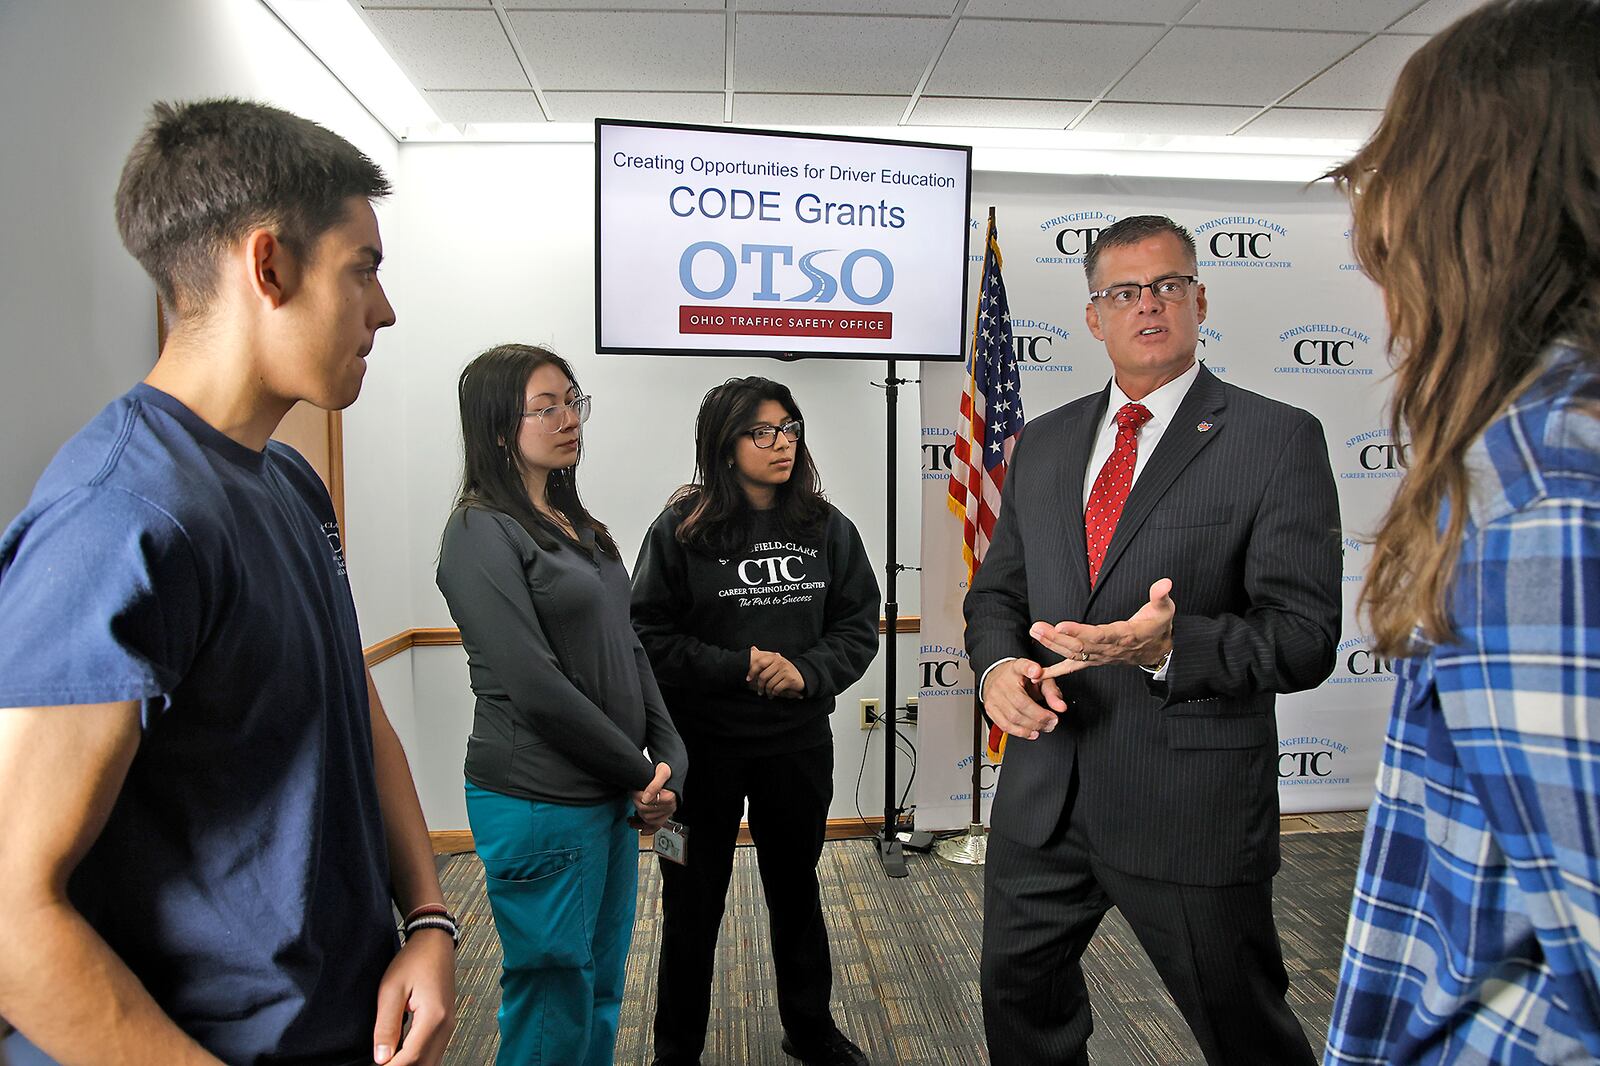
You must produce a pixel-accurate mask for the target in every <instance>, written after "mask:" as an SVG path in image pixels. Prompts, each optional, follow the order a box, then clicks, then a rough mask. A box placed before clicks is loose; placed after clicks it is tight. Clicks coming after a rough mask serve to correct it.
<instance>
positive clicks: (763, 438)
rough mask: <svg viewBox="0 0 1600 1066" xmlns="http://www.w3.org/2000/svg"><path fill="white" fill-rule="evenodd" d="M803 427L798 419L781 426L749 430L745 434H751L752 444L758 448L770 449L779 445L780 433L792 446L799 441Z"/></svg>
mask: <svg viewBox="0 0 1600 1066" xmlns="http://www.w3.org/2000/svg"><path fill="white" fill-rule="evenodd" d="M801 425H802V423H801V421H800V420H799V419H798V418H791V419H789V421H787V422H785V423H784V424H783V425H781V426H757V427H756V428H755V429H747V430H745V432H746V433H748V434H750V443H751V444H754V445H755V446H756V447H757V448H770V447H772V446H773V445H774V444H776V443H778V434H779V433H782V434H783V436H784V438H785V439H786V440H788V442H789V443H790V444H793V443H794V442H795V441H797V440H799V439H800V427H801Z"/></svg>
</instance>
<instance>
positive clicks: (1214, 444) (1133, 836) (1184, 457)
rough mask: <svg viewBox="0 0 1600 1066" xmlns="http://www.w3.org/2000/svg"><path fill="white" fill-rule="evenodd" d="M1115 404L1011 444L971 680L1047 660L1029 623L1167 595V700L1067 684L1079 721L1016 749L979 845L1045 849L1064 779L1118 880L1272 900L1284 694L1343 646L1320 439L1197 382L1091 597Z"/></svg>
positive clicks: (1131, 670)
mask: <svg viewBox="0 0 1600 1066" xmlns="http://www.w3.org/2000/svg"><path fill="white" fill-rule="evenodd" d="M1109 395H1110V389H1109V386H1108V388H1107V389H1105V390H1103V391H1101V392H1099V393H1097V394H1094V395H1091V396H1085V397H1083V398H1082V399H1079V400H1075V401H1073V402H1072V403H1069V404H1067V405H1066V406H1064V407H1060V408H1058V409H1056V410H1054V411H1051V412H1050V413H1048V414H1046V415H1043V416H1041V417H1039V418H1038V419H1036V420H1034V421H1033V422H1031V423H1029V424H1028V427H1027V428H1026V429H1025V430H1024V431H1023V434H1022V437H1021V439H1020V441H1019V443H1018V446H1017V450H1016V453H1015V455H1014V457H1013V462H1012V464H1011V469H1010V473H1009V475H1008V477H1007V479H1006V484H1005V489H1004V493H1003V500H1002V505H1001V511H1000V519H999V522H998V524H997V526H996V528H995V536H994V541H993V543H992V544H991V546H990V548H989V551H988V553H987V555H986V556H985V558H984V561H983V566H982V567H981V569H980V570H979V571H978V575H977V577H976V579H975V580H974V582H973V584H972V588H971V590H970V591H969V592H968V594H967V599H966V607H965V610H966V617H967V650H968V652H969V654H970V655H971V659H972V668H973V670H974V672H975V673H976V674H977V675H979V676H982V674H983V671H984V670H986V669H988V667H989V666H990V664H992V663H994V662H995V661H996V660H998V659H1001V658H1004V657H1006V656H1022V657H1026V658H1032V659H1034V660H1035V661H1037V662H1040V663H1053V662H1057V661H1059V659H1060V656H1057V655H1055V654H1053V653H1051V652H1048V651H1046V650H1045V649H1044V648H1042V647H1041V646H1040V645H1038V644H1036V643H1035V642H1033V641H1032V640H1031V639H1030V638H1029V636H1028V627H1029V625H1030V624H1031V623H1032V622H1035V621H1041V620H1042V621H1046V622H1051V623H1054V622H1060V621H1065V620H1074V621H1083V622H1088V623H1091V624H1099V623H1104V622H1113V621H1117V620H1120V619H1125V618H1127V617H1129V616H1130V615H1132V614H1133V613H1134V612H1135V611H1137V610H1138V609H1139V608H1140V606H1142V605H1143V604H1144V603H1145V602H1146V600H1147V599H1148V598H1149V590H1150V584H1151V582H1153V581H1156V580H1157V579H1159V578H1163V577H1170V578H1172V581H1173V592H1172V598H1173V601H1174V602H1175V603H1176V605H1177V617H1176V619H1175V620H1174V622H1173V632H1172V642H1173V652H1172V663H1171V667H1170V669H1169V672H1168V676H1167V678H1166V681H1165V682H1164V683H1158V682H1153V681H1151V680H1150V678H1149V675H1147V674H1145V673H1143V672H1142V671H1140V670H1139V669H1138V668H1137V667H1134V666H1106V667H1098V668H1093V669H1088V670H1083V671H1080V672H1078V673H1076V674H1072V675H1069V676H1067V677H1065V678H1063V679H1062V681H1063V684H1062V690H1063V695H1064V696H1065V697H1066V699H1067V701H1068V703H1069V704H1070V705H1071V707H1070V710H1069V711H1068V712H1067V714H1065V715H1064V716H1062V719H1061V722H1060V724H1059V725H1058V726H1057V727H1056V729H1055V730H1054V732H1051V733H1045V734H1042V735H1041V736H1040V737H1039V739H1038V740H1035V741H1024V740H1018V739H1017V738H1015V737H1013V738H1011V740H1010V741H1009V742H1008V745H1007V748H1006V756H1005V765H1004V770H1003V771H1002V772H1001V775H1000V783H999V790H998V793H997V794H996V796H995V801H994V808H993V812H992V815H991V825H992V828H993V830H994V831H995V832H997V833H1000V834H1002V835H1004V836H1007V837H1010V838H1011V839H1013V840H1016V841H1019V842H1021V843H1023V844H1028V845H1032V846H1038V845H1040V844H1042V843H1043V842H1044V841H1045V840H1046V838H1048V837H1049V836H1050V834H1051V833H1052V831H1054V830H1055V828H1056V827H1057V826H1058V825H1059V824H1060V823H1061V821H1062V819H1063V818H1064V817H1065V816H1066V813H1067V812H1066V799H1067V784H1068V781H1069V780H1070V776H1071V771H1072V768H1073V764H1074V762H1076V764H1077V768H1078V773H1079V786H1078V792H1077V800H1076V803H1077V811H1076V818H1077V819H1079V820H1080V824H1081V825H1082V826H1083V829H1084V832H1085V833H1086V835H1087V837H1088V840H1089V843H1090V846H1091V847H1092V848H1093V850H1094V852H1095V854H1096V855H1098V856H1099V857H1100V858H1101V859H1102V860H1104V861H1105V862H1107V863H1108V864H1110V865H1111V866H1112V867H1114V868H1116V869H1118V870H1122V871H1124V872H1127V873H1131V874H1135V875H1138V876H1142V877H1149V878H1154V879H1158V880H1164V881H1174V882H1180V883H1185V884H1199V885H1224V884H1239V883H1245V882H1252V881H1261V880H1265V879H1266V878H1268V877H1271V876H1272V874H1273V873H1274V872H1275V871H1276V870H1277V868H1278V817H1277V816H1278V792H1277V759H1276V750H1277V739H1278V735H1277V724H1276V721H1275V719H1274V716H1273V704H1274V699H1275V696H1274V694H1275V693H1279V692H1295V691H1298V690H1301V689H1307V688H1311V687H1313V686H1315V685H1318V684H1320V683H1321V682H1322V681H1323V679H1325V678H1326V677H1327V676H1328V674H1329V672H1330V671H1331V670H1332V668H1333V662H1334V654H1335V649H1336V647H1337V645H1338V639H1339V618H1340V613H1341V592H1340V569H1341V567H1340V548H1339V503H1338V497H1337V495H1336V493H1335V488H1334V481H1333V472H1332V470H1331V469H1330V467H1329V464H1328V449H1327V443H1326V441H1325V440H1324V438H1323V433H1322V426H1321V424H1320V423H1319V422H1318V421H1317V420H1316V419H1315V418H1313V417H1312V416H1311V415H1310V414H1308V413H1306V412H1305V411H1302V410H1300V409H1299V408H1295V407H1290V406H1288V405H1287V404H1282V403H1279V402H1277V401H1275V400H1269V399H1267V398H1266V397H1264V396H1260V395H1257V394H1255V393H1252V392H1247V391H1245V390H1244V389H1240V388H1237V387H1235V386H1233V385H1227V384H1224V383H1223V382H1221V381H1219V380H1218V379H1217V378H1216V377H1215V376H1214V375H1213V374H1211V373H1210V371H1208V370H1206V369H1205V368H1204V367H1203V366H1202V367H1201V369H1200V375H1199V377H1198V378H1197V379H1196V380H1195V382H1194V384H1193V385H1192V386H1191V387H1190V389H1189V393H1188V395H1187V396H1185V397H1184V400H1183V402H1182V404H1181V405H1180V406H1179V408H1178V411H1177V414H1176V416H1175V417H1174V419H1173V421H1172V424H1171V425H1170V426H1168V428H1167V430H1166V431H1165V433H1164V434H1163V435H1162V437H1161V442H1160V444H1159V445H1158V446H1157V447H1156V450H1155V452H1154V453H1153V454H1152V455H1151V456H1150V458H1149V460H1148V461H1147V464H1146V466H1145V469H1144V470H1142V471H1141V472H1140V474H1139V478H1138V480H1137V481H1136V482H1135V483H1134V486H1133V490H1132V492H1131V493H1130V494H1129V496H1128V502H1127V504H1126V506H1125V507H1124V509H1123V512H1122V517H1121V519H1120V521H1119V522H1118V523H1117V529H1116V532H1115V534H1113V536H1112V538H1111V543H1110V545H1109V547H1108V548H1107V550H1106V558H1105V562H1104V564H1103V565H1102V568H1101V573H1100V580H1099V582H1098V583H1097V584H1096V586H1095V587H1094V589H1093V590H1091V589H1090V587H1089V572H1088V563H1087V560H1086V557H1085V546H1084V530H1083V485H1084V477H1085V465H1086V464H1087V463H1088V460H1089V454H1090V450H1091V449H1092V447H1093V445H1094V437H1095V434H1096V431H1097V430H1098V428H1099V425H1100V420H1101V419H1102V418H1103V417H1104V415H1105V410H1106V404H1107V402H1108V398H1109ZM1207 423H1208V424H1209V428H1208V429H1206V430H1204V431H1202V430H1200V429H1199V428H1198V427H1199V426H1200V425H1201V424H1207Z"/></svg>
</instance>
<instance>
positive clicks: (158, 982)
mask: <svg viewBox="0 0 1600 1066" xmlns="http://www.w3.org/2000/svg"><path fill="white" fill-rule="evenodd" d="M387 192H388V183H387V181H386V180H385V178H384V176H383V174H382V172H381V171H379V169H378V168H377V167H376V166H375V165H374V164H373V163H372V162H371V160H369V159H367V158H366V156H364V155H362V154H361V153H360V152H359V151H357V150H356V149H355V148H354V147H353V146H352V145H350V144H349V143H348V142H346V141H345V140H343V139H342V138H340V137H338V136H336V135H334V134H332V133H330V132H328V131H327V130H325V129H323V128H322V127H320V126H317V125H315V124H314V123H311V122H307V121H305V120H304V119H300V118H297V117H295V116H294V115H290V114H288V113H286V112H283V111H279V110H276V109H274V108H269V107H264V106H261V105H257V104H250V103H244V102H240V101H231V100H218V101H208V102H204V103H198V104H190V105H185V106H169V105H164V104H158V105H156V107H155V109H154V117H153V119H152V121H151V123H150V125H149V127H148V128H147V129H146V130H145V133H144V135H143V137H142V138H141V139H140V141H139V142H138V144H137V145H136V146H135V147H134V150H133V153H132V155H131V156H130V157H129V160H128V163H127V165H126V167H125V169H124V171H123V174H122V181H121V184H120V186H119V187H118V190H117V198H116V209H117V223H118V226H119V228H120V230H121V233H122V239H123V243H124V244H125V245H126V246H127V247H128V249H129V251H130V252H132V253H133V255H134V256H135V258H137V259H138V260H139V262H140V264H141V265H142V266H144V268H145V270H146V271H147V272H148V273H149V274H150V276H151V277H152V278H153V279H154V281H155V283H156V286H157V288H158V290H159V292H160V294H161V296H162V299H163V302H164V306H165V308H166V310H167V313H168V321H169V324H170V326H171V329H170V334H169V336H168V339H167V343H166V346H165V347H164V348H163V349H162V351H161V355H160V358H159V360H158V361H157V363H156V365H155V368H154V369H153V370H152V371H151V372H150V374H149V376H148V377H146V378H145V380H144V381H143V382H142V383H140V384H138V385H135V386H134V387H133V389H132V390H130V391H129V392H127V393H126V394H124V395H123V396H122V397H121V398H119V399H117V400H115V401H113V402H112V403H111V405H110V406H108V407H107V408H106V409H105V410H104V411H102V412H101V413H100V414H99V415H98V416H97V417H96V418H95V419H94V420H93V421H91V422H90V423H89V424H88V425H87V426H85V427H84V428H83V429H82V430H80V431H79V432H78V433H77V434H76V435H75V436H74V437H73V438H72V439H71V440H69V441H68V442H67V443H66V445H65V446H64V447H63V448H62V449H61V451H60V453H59V454H58V455H57V456H56V458H55V459H54V460H53V461H52V462H51V464H50V465H49V467H48V468H47V469H46V470H45V472H44V474H43V475H42V476H41V478H40V479H39V483H38V485H37V487H36V488H35V490H34V494H33V497H32V499H31V500H30V501H29V503H28V506H27V508H26V509H25V510H24V511H23V512H22V514H21V515H19V516H18V517H17V519H16V520H15V521H14V522H12V524H11V526H10V527H9V528H8V529H7V530H6V532H5V534H4V536H3V538H0V633H3V634H4V637H3V638H0V708H5V709H0V914H3V915H4V916H5V918H4V920H5V922H6V924H7V926H8V927H9V929H10V932H9V933H8V934H7V935H5V936H4V937H3V938H0V939H3V941H4V943H5V947H4V949H3V950H0V1014H3V1015H5V1016H6V1017H7V1018H9V1019H10V1021H11V1023H12V1024H13V1025H14V1026H16V1028H17V1030H18V1035H16V1036H13V1037H11V1038H9V1040H8V1041H7V1042H6V1043H5V1045H4V1047H5V1051H6V1053H8V1054H9V1055H10V1057H11V1059H12V1062H13V1064H14V1066H16V1064H20V1063H32V1062H37V1061H41V1056H48V1057H47V1058H43V1061H46V1062H48V1061H51V1060H54V1061H56V1062H60V1063H63V1064H67V1063H107V1062H116V1063H124V1062H126V1063H160V1064H162V1066H188V1064H192V1063H211V1064H214V1063H216V1062H217V1061H218V1060H219V1059H220V1060H222V1061H225V1062H228V1063H247V1064H260V1066H265V1064H268V1063H270V1064H273V1066H287V1064H295V1066H335V1064H338V1066H343V1064H345V1063H352V1062H360V1063H365V1064H370V1063H372V1062H374V1061H376V1062H377V1063H380V1064H391V1066H394V1064H398V1066H411V1064H414V1063H423V1064H437V1063H438V1062H440V1060H441V1059H442V1058H443V1054H444V1045H445V1043H446V1041H447V1040H448V1037H449V1032H450V1028H451V1024H452V1021H451V1020H452V1018H453V1015H454V1006H455V1003H454V956H453V945H452V942H451V923H450V921H449V920H448V918H447V917H445V918H444V919H443V920H441V919H440V918H436V917H431V914H432V912H442V911H443V907H442V901H443V897H442V895H441V893H440V890H439V882H438V878H437V876H436V874H435V871H434V866H433V859H432V854H431V851H430V849H429V846H428V838H427V832H426V829H425V826H424V824H423V820H422V812H421V808H420V806H419V805H418V802H417V796H416V791H415V788H414V787H413V785H412V781H411V774H410V769H409V767H408V766H407V763H406V758H405V753H404V752H403V750H402V749H401V747H400V743H399V740H398V739H397V738H396V736H395V733H394V731H393V729H392V728H390V725H389V722H388V719H387V718H386V717H385V715H384V712H383V708H382V706H381V705H380V704H379V702H378V698H377V694H376V692H375V691H374V690H373V688H372V682H371V678H370V676H368V675H367V673H366V669H365V666H364V664H363V661H362V656H361V643H360V639H359V635H358V633H357V629H356V617H355V609H354V605H353V603H352V601H351V598H350V589H349V585H348V583H347V580H346V578H345V568H344V552H343V547H342V544H341V542H340V538H339V530H338V526H337V524H336V521H335V518H334V513H333V508H332V505H331V503H330V501H329V498H328V494H327V492H326V490H325V489H324V488H323V486H322V484H321V482H320V481H319V480H318V479H317V476H316V474H315V473H313V472H312V470H311V468H310V467H309V466H308V465H307V464H306V462H305V460H304V459H302V458H301V457H300V456H299V455H298V454H296V453H295V452H294V451H293V450H292V449H290V448H287V447H285V446H283V445H281V444H279V443H277V442H269V440H268V437H269V435H270V434H271V433H272V432H273V430H274V429H275V428H276V427H277V425H278V422H279V420H280V419H282V418H283V416H284V414H285V413H287V412H288V410H289V408H290V407H292V406H293V405H294V404H295V403H296V402H297V401H299V400H306V401H309V402H310V403H313V404H315V405H317V406H318V407H322V408H325V409H327V410H338V409H341V408H344V407H347V406H349V405H350V404H351V403H352V402H354V400H355V398H356V395H357V393H358V392H360V390H361V377H362V374H363V372H364V370H365V366H366V363H365V360H366V356H367V353H368V352H369V351H370V350H371V348H372V341H373V337H374V335H375V334H376V333H377V331H378V330H379V329H381V328H383V327H384V326H388V325H390V324H392V323H393V322H394V312H393V309H392V308H391V307H390V306H389V301H388V299H387V297H385V295H384V292H383V287H382V286H381V285H380V284H379V282H378V278H377V270H378V262H379V260H380V259H381V258H382V246H381V242H380V239H379V236H378V224H377V219H376V217H375V216H374V214H373V211H372V206H371V203H370V201H371V200H372V199H374V198H376V197H381V196H383V195H385V194H386V193H387ZM391 902H393V903H394V904H397V905H398V906H399V908H400V909H401V911H402V912H403V913H405V912H415V911H417V909H419V908H421V909H422V911H423V912H425V915H426V916H425V917H423V918H422V919H421V920H422V923H423V927H420V928H417V929H416V930H415V932H414V935H412V936H409V937H408V938H407V939H406V941H405V943H404V946H403V947H400V948H399V949H398V951H397V944H396V935H395V928H394V924H393V919H392V912H391V909H390V907H391ZM407 1014H409V1015H410V1028H409V1029H407V1030H405V1032H404V1035H403V1036H402V1027H403V1023H404V1021H405V1016H406V1015H407Z"/></svg>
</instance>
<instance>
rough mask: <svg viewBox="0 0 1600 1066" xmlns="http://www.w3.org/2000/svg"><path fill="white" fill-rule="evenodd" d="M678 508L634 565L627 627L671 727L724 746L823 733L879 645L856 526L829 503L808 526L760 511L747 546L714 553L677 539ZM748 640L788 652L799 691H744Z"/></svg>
mask: <svg viewBox="0 0 1600 1066" xmlns="http://www.w3.org/2000/svg"><path fill="white" fill-rule="evenodd" d="M681 519H682V515H681V514H680V513H678V512H677V511H676V510H674V509H673V508H671V507H669V508H667V509H666V510H665V511H663V512H662V513H661V516H660V517H659V518H657V519H656V520H655V522H654V523H653V524H652V525H651V526H650V531H649V532H648V533H647V534H645V539H644V544H643V545H642V546H641V547H640V549H639V561H638V563H637V564H636V565H635V566H634V571H633V626H634V629H635V630H636V631H637V632H638V634H639V640H640V642H641V643H643V644H644V648H645V652H646V653H647V654H648V655H649V657H650V665H651V668H652V669H653V671H654V672H655V676H656V681H657V682H658V683H659V684H660V686H661V695H662V697H663V698H664V700H665V701H666V704H667V709H668V710H669V711H670V712H671V713H672V719H673V722H674V724H675V725H676V726H677V727H678V731H679V732H680V733H681V734H682V735H683V737H684V739H685V740H686V741H688V742H689V743H691V744H701V745H705V746H708V747H714V748H715V749H716V750H718V751H721V752H725V753H728V754H743V755H773V754H780V753H783V752H790V751H803V750H805V749H807V748H812V747H817V746H819V745H822V744H828V743H830V742H831V741H832V739H833V734H832V731H831V730H830V729H829V727H828V715H829V713H830V712H832V710H833V706H834V697H835V696H836V695H838V694H839V693H840V692H842V691H843V690H844V689H846V688H848V687H849V686H850V685H852V684H854V683H855V682H856V681H857V680H859V679H860V677H861V675H862V674H863V673H864V672H865V671H866V669H867V667H868V665H870V664H871V662H872V660H873V658H874V657H875V656H876V655H877V653H878V595H879V594H878V582H877V579H876V578H875V577H874V576H873V573H872V566H871V564H870V563H869V562H868V560H867V552H866V549H865V548H864V547H863V546H862V544H861V535H860V534H859V533H857V532H856V527H855V526H854V525H852V524H851V522H850V520H849V519H848V518H846V517H845V516H844V515H842V514H840V513H839V511H838V509H836V508H835V507H833V506H832V505H831V504H830V505H828V514H827V519H826V521H825V523H824V524H823V526H822V528H821V529H820V530H819V531H817V532H815V533H812V534H809V535H796V534H792V533H788V532H785V531H784V530H782V529H781V528H780V527H779V525H778V522H777V513H776V512H775V511H760V512H756V514H755V515H754V516H753V522H752V526H751V531H752V536H751V540H752V542H751V544H750V546H749V547H748V548H747V549H745V550H744V551H740V552H735V553H734V554H733V555H732V556H731V557H729V558H720V557H716V556H713V555H709V554H706V553H704V552H700V551H693V550H690V549H687V548H685V547H684V546H683V545H682V544H680V543H679V542H678V539H677V536H676V531H677V528H678V523H679V522H680V521H681ZM752 645H754V646H755V647H758V648H760V649H762V650H763V651H775V652H778V653H779V654H781V655H783V656H784V657H785V658H786V659H788V660H789V661H790V662H792V663H793V664H794V666H795V669H796V670H798V671H799V672H800V676H801V677H802V678H803V679H804V680H805V694H804V695H803V696H801V697H800V698H799V699H794V698H790V697H781V696H780V697H766V696H759V695H757V694H756V693H755V692H754V691H752V690H751V689H750V687H749V686H748V685H747V684H746V683H745V675H746V674H747V673H748V672H749V669H750V648H751V646H752Z"/></svg>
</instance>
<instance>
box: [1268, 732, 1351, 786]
mask: <svg viewBox="0 0 1600 1066" xmlns="http://www.w3.org/2000/svg"><path fill="white" fill-rule="evenodd" d="M1348 754H1350V749H1349V748H1348V747H1346V746H1345V745H1344V744H1341V743H1340V742H1339V741H1337V740H1333V739H1331V738H1329V737H1286V738H1284V739H1283V740H1280V741H1278V781H1279V783H1280V784H1286V785H1347V784H1349V783H1350V779H1349V778H1348V777H1341V776H1338V775H1339V769H1340V757H1341V756H1344V755H1348Z"/></svg>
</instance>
